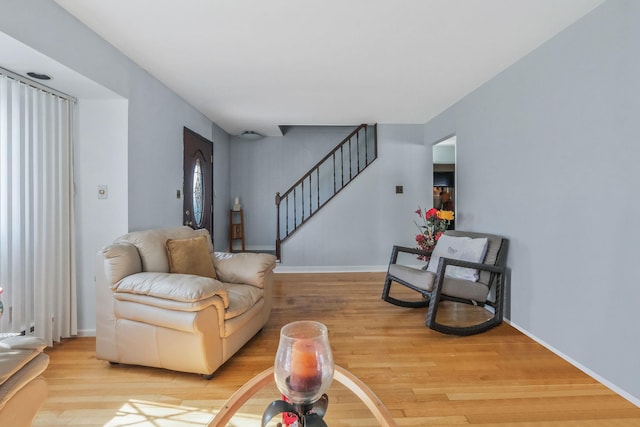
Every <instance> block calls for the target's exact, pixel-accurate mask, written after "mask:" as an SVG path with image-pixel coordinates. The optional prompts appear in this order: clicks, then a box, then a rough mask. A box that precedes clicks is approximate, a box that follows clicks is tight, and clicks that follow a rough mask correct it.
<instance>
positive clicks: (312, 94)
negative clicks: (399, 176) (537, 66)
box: [55, 0, 604, 135]
mask: <svg viewBox="0 0 640 427" xmlns="http://www.w3.org/2000/svg"><path fill="white" fill-rule="evenodd" d="M603 1H604V0H323V1H309V0H308V1H301V0H268V1H266V0H182V1H178V0H161V1H159V0H134V1H132V0H110V1H104V0H55V2H56V3H58V4H59V5H60V6H62V7H63V8H65V9H66V10H67V11H69V12H70V13H71V14H72V15H75V16H76V17H77V18H78V19H79V20H80V21H82V22H84V23H85V24H86V25H87V26H89V27H90V28H92V29H93V30H94V31H95V32H96V33H98V34H99V35H100V36H102V37H103V38H104V39H106V40H107V41H108V42H110V43H111V44H112V45H114V46H115V47H116V48H118V49H119V50H121V51H122V52H124V53H125V54H126V55H127V56H128V57H130V58H131V59H132V60H133V61H134V62H136V63H137V64H139V65H140V66H141V67H142V68H144V69H145V70H147V71H148V72H149V73H150V74H152V75H153V76H155V77H156V78H158V79H159V80H160V81H162V82H163V83H164V84H165V85H166V86H168V87H169V88H171V89H172V90H174V91H175V92H176V93H178V94H179V95H180V96H182V97H183V98H184V99H185V100H186V101H187V102H189V103H190V104H192V105H194V106H195V107H196V108H198V109H199V110H200V111H201V112H203V113H204V114H205V115H206V116H207V117H209V118H210V119H211V120H213V121H214V122H215V123H217V124H218V125H220V126H221V127H222V128H223V129H225V130H226V131H227V132H229V133H230V134H233V135H237V134H239V133H241V132H242V131H244V130H247V129H251V130H256V131H258V132H260V133H262V134H266V135H280V134H281V133H280V128H279V126H280V125H354V124H359V123H376V122H377V123H420V124H421V123H425V122H427V121H428V120H430V119H431V118H433V117H434V116H436V115H437V114H438V113H440V112H442V111H443V110H444V109H446V108H447V107H449V106H451V105H452V104H454V103H455V102H456V101H458V100H459V99H461V98H462V97H463V96H465V95H466V94H468V93H469V92H471V91H473V90H474V89H476V88H478V87H479V86H480V85H482V84H483V83H485V82H486V81H487V80H489V79H491V78H492V77H493V76H495V75H496V74H498V73H499V72H500V71H502V70H504V69H505V68H506V67H508V66H509V65H511V64H513V63H514V62H516V61H517V60H518V59H519V58H521V57H523V56H524V55H526V54H527V53H529V52H530V51H532V50H533V49H535V48H536V47H538V46H539V45H540V44H542V43H543V42H545V41H546V40H548V39H549V38H551V37H553V36H554V35H555V34H557V33H558V32H560V31H561V30H563V29H564V28H566V27H567V26H569V25H570V24H571V23H573V22H575V21H576V20H578V19H579V18H581V17H582V16H584V15H585V14H586V13H588V12H589V11H591V10H592V9H593V8H594V7H596V6H597V5H599V4H600V3H602V2H603Z"/></svg>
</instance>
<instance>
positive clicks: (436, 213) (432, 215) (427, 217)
mask: <svg viewBox="0 0 640 427" xmlns="http://www.w3.org/2000/svg"><path fill="white" fill-rule="evenodd" d="M416 214H417V215H418V216H419V217H420V218H421V219H422V222H423V224H422V225H420V224H418V223H417V222H416V221H413V223H414V224H415V225H416V227H418V229H419V230H420V234H418V235H416V243H418V249H422V250H425V251H431V250H433V248H434V246H435V245H436V243H437V242H438V239H439V238H440V236H442V233H444V231H445V230H446V229H447V227H449V224H450V223H451V221H452V220H453V212H452V211H444V210H438V209H436V208H431V209H428V210H425V212H424V213H423V212H422V209H421V208H420V207H418V209H417V210H416ZM418 259H419V260H422V261H428V260H429V257H425V256H423V255H419V256H418Z"/></svg>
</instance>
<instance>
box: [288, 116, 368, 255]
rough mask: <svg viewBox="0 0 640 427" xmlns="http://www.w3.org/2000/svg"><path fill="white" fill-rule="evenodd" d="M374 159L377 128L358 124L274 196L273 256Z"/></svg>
mask: <svg viewBox="0 0 640 427" xmlns="http://www.w3.org/2000/svg"><path fill="white" fill-rule="evenodd" d="M377 157H378V127H377V125H373V126H369V125H366V124H362V125H360V126H358V127H357V128H356V129H355V130H354V131H353V132H351V133H350V134H349V135H348V136H347V137H346V138H345V139H343V140H342V142H340V143H339V144H338V145H337V146H336V147H335V148H334V149H333V150H331V152H330V153H329V154H327V155H326V156H324V158H322V160H320V161H319V162H318V163H316V164H315V165H314V166H313V167H312V168H311V169H309V171H308V172H307V173H305V174H304V175H303V176H302V178H300V179H299V180H298V181H296V183H295V184H293V185H292V186H291V187H290V188H289V189H288V190H287V191H285V192H284V193H282V194H280V193H279V192H278V193H276V211H277V220H276V221H277V237H276V257H277V258H278V259H281V255H282V253H281V245H282V242H284V241H285V240H286V239H288V238H289V237H290V236H291V235H292V234H293V233H295V232H296V231H297V230H299V229H300V227H301V226H302V225H303V224H304V223H305V222H307V221H308V220H309V219H311V217H313V215H315V214H316V213H317V212H318V211H319V210H320V209H321V208H322V207H323V206H325V205H326V204H327V203H328V202H329V201H330V200H331V199H333V198H334V197H335V196H336V194H338V193H339V192H340V191H342V189H343V188H345V187H346V186H347V185H348V184H349V183H351V181H353V179H354V178H355V177H356V176H358V175H359V174H360V173H361V172H362V171H363V170H364V169H366V168H367V166H369V165H370V164H371V163H372V162H373V161H374V160H375V159H376V158H377Z"/></svg>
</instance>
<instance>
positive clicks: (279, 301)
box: [34, 273, 640, 427]
mask: <svg viewBox="0 0 640 427" xmlns="http://www.w3.org/2000/svg"><path fill="white" fill-rule="evenodd" d="M383 277H384V275H383V274H380V273H349V274H279V275H277V282H276V288H275V301H274V310H273V314H272V317H271V319H270V321H269V323H268V324H267V326H266V327H265V328H264V329H263V330H262V331H261V332H260V333H259V334H258V335H257V336H256V337H255V338H253V339H252V340H251V341H250V342H249V343H248V344H247V345H246V346H245V347H244V348H243V349H242V350H240V352H239V353H237V354H236V355H235V356H234V357H233V358H232V359H231V360H229V361H228V362H227V363H226V364H225V365H224V366H222V367H221V368H220V369H219V370H218V372H217V373H216V375H215V377H214V378H213V379H212V380H210V381H206V380H203V379H201V378H200V377H199V376H197V375H192V374H184V373H179V372H171V371H165V370H161V369H153V368H145V367H135V366H123V365H118V366H110V365H109V364H108V363H107V362H104V361H98V360H96V358H95V352H94V348H95V340H94V339H93V338H77V339H70V340H66V341H65V342H63V343H62V344H60V345H56V346H55V348H53V349H50V350H48V353H49V355H50V358H51V361H50V366H49V368H48V369H47V371H46V372H45V377H46V378H47V380H48V382H49V398H48V399H47V401H46V402H45V404H44V406H43V408H42V409H41V411H40V413H39V414H38V416H37V418H36V421H35V423H34V426H60V425H65V426H128V427H143V426H144V427H147V426H155V427H157V426H190V427H196V426H206V425H207V423H208V422H209V421H210V420H211V418H212V416H213V415H214V414H215V413H216V410H217V409H218V408H220V407H221V406H222V404H223V403H224V401H225V400H226V399H227V398H228V397H229V396H230V395H231V394H232V393H233V392H234V391H235V390H236V389H238V388H239V387H240V386H241V385H242V384H243V383H245V382H246V381H247V380H249V379H250V378H251V377H253V376H254V375H255V374H257V373H259V372H261V371H262V370H264V369H266V368H267V367H269V366H270V365H272V364H273V358H274V355H275V351H276V348H277V344H278V334H279V330H280V328H281V327H282V325H284V324H286V323H288V322H291V321H294V320H302V319H313V320H318V321H320V322H323V323H325V324H326V325H327V327H328V328H329V339H330V342H331V346H332V349H333V353H334V358H335V362H336V363H337V364H338V365H340V366H342V367H344V368H347V369H348V370H350V371H351V372H352V373H354V374H355V375H356V376H358V377H359V378H360V379H362V380H363V381H364V382H365V383H367V385H369V387H371V389H372V390H373V391H374V392H375V393H376V394H377V395H378V396H379V397H380V399H381V400H382V401H383V402H384V404H385V405H386V406H387V407H388V408H389V410H390V411H391V413H392V414H393V417H394V419H395V420H396V421H397V423H398V425H399V426H431V425H457V424H471V425H483V426H519V427H523V426H640V408H638V407H636V406H634V405H633V404H631V403H630V402H628V401H627V400H625V399H623V398H622V397H620V396H619V395H617V394H615V393H613V392H612V391H611V390H609V389H608V388H606V387H605V386H603V385H602V384H600V383H598V382H596V381H595V380H594V379H592V378H590V377H589V376H587V375H586V374H584V373H582V372H581V371H580V370H578V369H577V368H575V367H573V366H572V365H570V364H569V363H567V362H565V361H564V360H562V359H561V358H559V357H557V356H556V355H554V354H553V353H551V352H550V351H548V350H546V349H545V348H544V347H542V346H541V345H539V344H537V343H535V342H534V341H532V340H531V339H529V338H528V337H526V336H525V335H523V334H522V333H520V332H518V331H517V330H515V329H514V328H512V327H510V326H509V325H506V324H503V325H501V326H500V327H498V328H495V329H493V330H491V331H489V332H487V333H484V334H480V335H475V336H471V337H453V336H447V335H442V334H440V333H437V332H434V331H432V330H430V329H428V328H426V327H425V326H424V318H425V315H426V309H404V308H400V307H396V306H393V305H391V304H388V303H385V302H383V301H382V300H380V292H381V288H382V282H383ZM277 397H278V396H274V397H273V398H274V399H275V398H277ZM330 399H331V402H330V404H329V413H331V416H332V417H331V419H332V420H335V419H338V420H340V421H337V422H336V421H334V422H332V423H330V424H329V425H330V426H331V427H335V426H339V425H344V426H367V425H372V424H373V423H372V422H371V421H370V420H368V419H367V418H366V416H365V415H362V416H360V415H359V414H360V412H359V411H360V410H359V409H357V406H356V405H355V404H354V403H353V402H349V401H348V400H347V397H346V396H342V395H340V394H338V395H337V396H331V395H330ZM267 403H268V402H267ZM329 413H328V414H327V415H329ZM234 425H236V426H240V425H243V426H244V425H255V426H258V425H259V422H257V421H253V423H249V424H241V423H237V424H234Z"/></svg>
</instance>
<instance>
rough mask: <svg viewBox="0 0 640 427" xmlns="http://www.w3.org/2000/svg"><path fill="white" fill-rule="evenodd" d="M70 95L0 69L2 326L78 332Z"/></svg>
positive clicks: (43, 333)
mask: <svg viewBox="0 0 640 427" xmlns="http://www.w3.org/2000/svg"><path fill="white" fill-rule="evenodd" d="M72 111H73V103H72V100H70V99H69V98H67V97H63V96H60V94H55V93H50V92H48V91H46V90H43V89H41V88H37V87H33V86H32V85H30V84H26V83H24V82H22V81H19V80H18V79H17V76H15V75H12V74H10V73H6V72H5V71H4V70H2V69H0V286H1V287H3V288H4V293H3V294H2V301H3V303H4V315H3V317H2V318H1V319H0V332H22V331H25V332H26V333H27V334H29V335H35V336H38V337H40V338H42V339H43V340H44V341H45V342H47V344H48V345H52V344H53V341H59V340H60V338H64V337H69V336H72V335H76V334H77V310H76V271H75V270H76V269H75V251H74V243H75V242H74V232H73V229H74V227H73V224H74V211H73V163H72V140H71V134H72V131H71V129H72Z"/></svg>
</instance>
